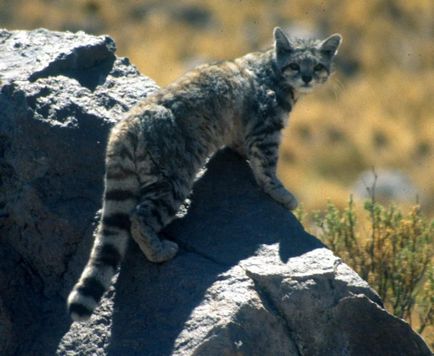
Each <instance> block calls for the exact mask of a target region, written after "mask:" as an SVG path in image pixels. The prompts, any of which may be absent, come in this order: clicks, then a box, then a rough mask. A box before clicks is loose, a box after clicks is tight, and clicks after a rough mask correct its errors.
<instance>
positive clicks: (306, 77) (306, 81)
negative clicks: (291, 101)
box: [301, 74, 312, 84]
mask: <svg viewBox="0 0 434 356" xmlns="http://www.w3.org/2000/svg"><path fill="white" fill-rule="evenodd" d="M301 79H303V82H305V83H306V84H307V83H309V82H310V81H311V80H312V76H311V75H306V74H304V75H302V76H301Z"/></svg>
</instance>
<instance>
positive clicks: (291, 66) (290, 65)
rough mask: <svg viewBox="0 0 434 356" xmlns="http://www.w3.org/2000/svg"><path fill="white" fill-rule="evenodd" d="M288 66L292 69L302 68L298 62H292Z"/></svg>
mask: <svg viewBox="0 0 434 356" xmlns="http://www.w3.org/2000/svg"><path fill="white" fill-rule="evenodd" d="M288 67H289V68H290V69H292V70H300V66H299V65H298V64H297V63H290V64H289V65H288Z"/></svg>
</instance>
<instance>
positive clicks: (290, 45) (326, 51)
mask: <svg viewBox="0 0 434 356" xmlns="http://www.w3.org/2000/svg"><path fill="white" fill-rule="evenodd" d="M274 41H275V42H274V50H275V60H276V64H277V68H278V70H279V71H280V73H281V75H282V76H283V77H284V78H285V81H286V82H287V83H288V84H289V85H291V87H293V88H294V89H295V90H297V91H299V92H301V93H308V92H310V91H311V90H312V89H313V88H314V87H316V86H318V85H320V84H322V83H324V82H325V81H326V80H327V79H328V77H329V76H330V72H331V67H332V62H333V58H334V56H335V55H336V53H337V51H338V48H339V45H340V44H341V42H342V37H341V35H339V34H334V35H331V36H330V37H328V38H326V39H325V40H323V41H321V40H303V39H293V40H291V39H289V38H288V36H287V35H286V34H285V32H283V31H282V30H281V29H280V28H279V27H276V28H275V29H274Z"/></svg>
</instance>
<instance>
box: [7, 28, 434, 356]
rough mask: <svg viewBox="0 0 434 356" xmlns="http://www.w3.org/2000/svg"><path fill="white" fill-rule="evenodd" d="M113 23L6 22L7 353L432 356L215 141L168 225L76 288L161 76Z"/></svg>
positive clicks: (369, 291)
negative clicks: (116, 34) (70, 27)
mask: <svg viewBox="0 0 434 356" xmlns="http://www.w3.org/2000/svg"><path fill="white" fill-rule="evenodd" d="M114 51H115V46H114V43H113V41H112V40H111V39H110V38H109V37H105V36H99V37H95V36H89V35H86V34H84V33H76V34H72V33H61V32H50V31H47V30H42V29H41V30H35V31H30V32H27V31H6V30H3V31H0V73H1V77H0V81H1V82H0V236H1V240H0V258H1V260H2V263H1V264H0V354H2V355H3V354H5V355H8V354H11V355H12V354H23V355H53V354H55V353H57V354H59V355H70V354H71V355H72V354H80V355H87V354H98V355H135V354H137V355H170V354H174V355H190V354H195V355H371V354H372V355H374V354H375V355H376V354H378V355H383V354H384V355H386V354H387V355H430V351H429V349H428V347H427V346H426V344H425V343H424V342H423V340H422V339H421V338H420V336H419V335H417V334H416V333H415V332H413V331H412V330H411V328H410V327H409V326H408V324H407V323H405V322H404V321H403V320H400V319H398V318H395V317H393V316H392V315H390V314H389V313H388V312H387V311H386V310H385V309H384V308H383V306H382V302H381V300H380V298H379V297H378V295H377V294H376V293H375V291H373V290H372V289H371V288H370V287H369V286H368V284H367V283H366V282H365V281H363V280H362V279H361V278H360V277H359V276H358V275H357V274H356V273H355V272H354V271H352V270H351V269H350V268H349V267H348V266H346V265H345V264H344V263H343V262H342V261H341V260H340V259H339V258H337V257H336V256H334V255H333V254H332V253H331V252H330V251H329V250H327V249H326V248H325V247H324V246H323V245H322V244H321V243H320V242H319V241H318V240H317V239H316V238H314V237H313V236H311V235H309V234H308V233H306V232H305V231H304V229H303V227H302V226H301V225H300V224H299V222H298V221H297V220H296V219H295V217H294V216H293V215H292V214H291V213H290V212H288V211H286V210H285V209H284V208H283V207H281V206H280V205H279V204H277V203H275V202H274V201H272V200H271V199H269V198H268V197H267V196H266V195H265V194H264V193H262V192H261V191H260V190H259V189H258V187H257V186H256V184H255V183H254V179H253V177H252V175H251V172H250V169H249V167H248V165H247V164H246V162H245V161H243V160H242V159H241V158H240V157H239V156H237V155H236V154H235V153H233V152H231V151H229V150H224V151H222V152H220V153H219V154H217V155H216V156H215V157H214V158H213V159H211V161H210V162H209V164H208V165H207V168H206V170H204V172H202V173H203V174H202V176H201V177H199V178H198V181H197V182H196V184H195V188H194V193H193V195H192V197H191V203H186V205H185V206H184V207H183V209H182V211H181V212H180V214H179V218H178V219H177V220H176V221H175V222H174V223H172V224H171V225H170V226H168V227H167V228H166V229H165V231H164V232H163V234H164V235H165V236H166V237H167V238H169V239H173V240H175V241H176V242H178V243H179V245H180V246H181V249H180V252H179V254H178V255H177V256H176V258H175V259H173V260H171V261H169V262H167V263H164V264H161V265H156V264H152V263H149V262H148V261H147V260H146V259H145V257H144V256H143V254H142V253H141V252H140V250H139V249H138V247H137V246H136V245H135V244H134V243H133V242H131V243H130V246H129V250H128V254H127V257H126V259H125V261H124V262H123V264H122V266H121V270H120V273H119V274H118V275H117V276H116V277H115V280H114V283H113V286H112V287H111V288H110V290H109V291H108V292H107V293H106V294H105V296H104V297H103V300H102V302H101V304H100V306H99V307H98V308H97V310H96V312H95V314H94V315H93V316H92V318H91V319H90V320H89V321H88V322H86V323H82V324H79V323H72V324H71V321H70V320H69V318H68V316H67V314H66V310H65V306H64V303H65V298H66V296H67V294H68V292H69V290H70V289H71V287H72V285H73V283H74V282H75V281H76V280H77V278H78V277H79V275H80V273H81V270H82V268H83V266H84V264H85V263H86V259H87V257H88V255H89V250H90V247H91V244H92V236H93V235H92V233H93V230H94V227H95V221H96V216H97V211H98V210H99V208H100V206H101V192H102V176H103V172H104V166H103V160H104V147H105V142H106V137H107V134H108V130H109V128H110V127H111V126H112V125H113V123H114V122H116V121H117V120H120V119H121V118H122V114H123V113H124V112H125V111H127V110H128V109H129V108H131V106H132V105H134V103H136V102H137V101H139V100H140V99H141V98H143V97H145V96H147V95H149V94H150V93H152V92H154V91H156V90H158V88H157V86H156V85H155V83H154V82H152V80H150V79H149V78H146V77H143V76H141V75H140V74H139V73H138V72H137V70H136V69H135V68H134V67H133V66H132V65H130V64H129V63H128V60H127V59H125V58H117V57H116V56H115V55H114Z"/></svg>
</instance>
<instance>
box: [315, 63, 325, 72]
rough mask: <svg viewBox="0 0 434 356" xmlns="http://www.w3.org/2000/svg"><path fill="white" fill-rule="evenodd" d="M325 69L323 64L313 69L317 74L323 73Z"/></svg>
mask: <svg viewBox="0 0 434 356" xmlns="http://www.w3.org/2000/svg"><path fill="white" fill-rule="evenodd" d="M323 69H325V67H324V66H323V65H322V64H321V63H318V64H317V65H316V66H315V67H313V70H314V71H315V72H320V71H322V70H323Z"/></svg>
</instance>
